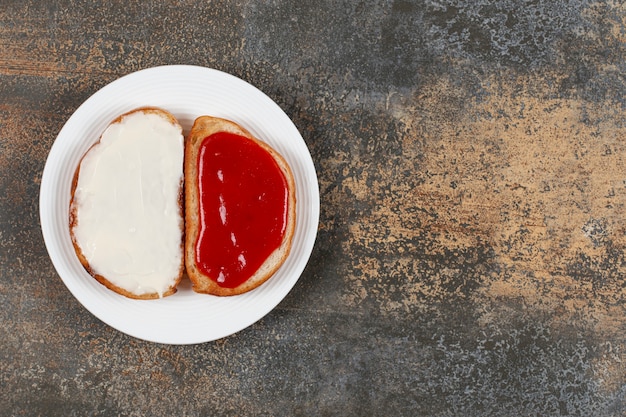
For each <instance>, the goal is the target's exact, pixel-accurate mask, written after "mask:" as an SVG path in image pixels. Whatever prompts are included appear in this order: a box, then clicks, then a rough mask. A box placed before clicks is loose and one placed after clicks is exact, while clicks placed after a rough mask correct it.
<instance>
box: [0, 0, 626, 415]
mask: <svg viewBox="0 0 626 417" xmlns="http://www.w3.org/2000/svg"><path fill="white" fill-rule="evenodd" d="M625 58H626V6H625V5H624V3H623V2H621V1H616V0H606V1H604V0H603V1H593V0H569V1H566V0H503V1H487V0H481V1H474V0H456V1H454V0H443V1H430V0H416V1H407V0H396V1H358V0H355V1H327V0H323V1H316V2H306V1H300V0H277V1H208V2H204V1H193V0H187V1H185V0H180V1H172V0H169V1H161V2H144V1H138V0H125V1H118V0H112V1H95V2H89V1H71V0H68V1H41V2H36V1H24V0H3V1H1V2H0V216H1V217H0V415H3V416H4V415H6V416H13V415H15V416H22V415H24V416H33V415H45V416H50V415H62V416H83V415H107V416H108V415H128V416H148V415H151V416H172V415H181V416H202V415H206V416H209V415H233V416H249V415H250V416H251V415H255V416H259V415H260V416H298V415H300V416H313V415H319V416H366V415H371V416H383V415H403V416H626V253H625V250H626V111H625V110H626V60H625ZM164 64H194V65H203V66H208V67H212V68H216V69H219V70H222V71H226V72H229V73H231V74H233V75H236V76H238V77H240V78H242V79H244V80H246V81H248V82H250V83H252V84H253V85H255V86H257V87H258V88H260V89H261V90H262V91H264V92H265V93H266V94H267V95H269V96H270V97H271V98H272V99H273V100H275V101H276V102H277V103H278V104H279V106H280V107H281V108H282V109H283V110H284V111H285V112H286V113H287V114H288V115H289V117H290V118H291V119H292V120H293V121H294V123H295V125H296V126H297V127H298V129H299V130H300V132H301V133H302V136H303V137H304V139H305V141H306V143H307V145H308V147H309V150H310V152H311V154H312V157H313V160H314V162H315V166H316V169H317V172H318V177H319V185H320V196H321V217H320V227H319V234H318V239H317V242H316V245H315V248H314V250H313V253H312V256H311V259H310V262H309V264H308V267H307V268H306V270H305V272H304V274H303V275H302V277H301V279H300V280H299V282H298V283H297V285H296V286H295V288H294V289H293V290H292V292H291V293H290V294H289V295H288V296H287V298H286V299H285V300H284V301H283V302H282V303H281V304H280V305H279V306H278V307H277V308H276V309H275V310H274V311H273V312H272V313H270V314H269V315H268V316H266V317H265V318H263V319H262V320H260V321H259V322H257V323H256V324H254V325H253V326H251V327H249V328H248V329H246V330H244V331H242V332H240V333H238V334H236V335H233V336H231V337H228V338H225V339H222V340H219V341H216V342H211V343H206V344H200V345H193V346H167V345H159V344H153V343H148V342H143V341H140V340H137V339H134V338H132V337H129V336H127V335H125V334H122V333H119V332H117V331H116V330H113V329H111V328H109V327H108V326H106V325H105V324H103V323H102V322H100V321H99V320H98V319H96V318H95V317H93V316H92V315H91V314H90V313H89V312H87V311H86V310H85V309H84V308H83V307H82V306H81V305H80V304H79V303H78V301H76V300H75V299H74V298H73V297H72V295H71V294H70V293H69V291H68V290H67V289H66V288H65V286H64V285H63V282H62V281H61V279H60V278H59V277H58V275H57V274H56V272H55V270H54V268H53V266H52V264H51V262H50V260H49V258H48V256H47V253H46V249H45V247H44V244H43V238H42V235H41V231H40V225H39V213H38V194H39V185H40V181H41V175H42V170H43V167H44V163H45V160H46V157H47V154H48V152H49V150H50V147H51V146H52V143H53V142H54V140H55V137H56V135H57V134H58V132H59V130H60V129H61V127H62V126H63V124H64V122H65V121H66V120H67V119H68V118H69V117H70V115H71V114H72V113H73V112H74V111H75V110H76V108H77V107H78V106H79V105H80V104H81V103H82V102H83V101H84V100H85V99H87V98H88V97H89V96H90V95H91V94H93V93H94V92H96V91H97V90H98V89H99V88H101V87H103V86H104V85H106V84H107V83H109V82H111V81H113V80H115V79H116V78H118V77H120V76H122V75H125V74H128V73H130V72H133V71H136V70H139V69H143V68H147V67H151V66H156V65H164Z"/></svg>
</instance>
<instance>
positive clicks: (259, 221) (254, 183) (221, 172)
mask: <svg viewBox="0 0 626 417" xmlns="http://www.w3.org/2000/svg"><path fill="white" fill-rule="evenodd" d="M198 191H199V211H200V213H199V215H200V231H199V234H198V240H197V241H196V251H195V252H196V264H197V265H198V268H199V269H200V271H202V272H203V273H204V274H205V275H207V276H209V277H211V278H212V279H213V280H214V281H216V282H217V283H218V285H220V286H222V287H227V288H234V287H237V286H239V285H240V284H242V283H244V282H245V281H246V280H247V279H249V278H250V277H251V276H252V275H253V274H254V273H255V272H256V271H257V270H258V269H259V267H260V266H261V265H262V264H263V262H264V261H265V260H266V259H267V258H268V256H269V255H270V254H271V253H272V252H274V250H276V249H277V248H278V247H279V246H280V244H281V242H282V240H283V237H284V234H285V229H286V225H287V212H288V211H287V210H288V201H289V188H288V186H287V181H286V179H285V176H284V174H283V172H282V171H281V169H280V167H279V166H278V164H277V163H276V161H275V160H274V158H273V157H272V155H271V154H270V153H269V152H268V151H267V150H266V149H264V148H263V147H261V146H260V145H259V144H257V143H256V142H254V141H253V140H250V139H248V138H246V137H244V136H239V135H236V134H232V133H227V132H218V133H215V134H213V135H210V136H208V137H206V138H205V139H204V140H203V142H202V144H201V145H200V149H199V152H198Z"/></svg>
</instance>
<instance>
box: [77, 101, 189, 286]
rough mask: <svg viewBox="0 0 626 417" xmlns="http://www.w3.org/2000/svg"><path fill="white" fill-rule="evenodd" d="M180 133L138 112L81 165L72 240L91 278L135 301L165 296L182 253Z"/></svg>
mask: <svg viewBox="0 0 626 417" xmlns="http://www.w3.org/2000/svg"><path fill="white" fill-rule="evenodd" d="M183 156H184V143H183V134H182V130H181V128H180V126H177V125H174V124H172V123H170V122H169V121H168V120H166V119H164V118H163V117H160V116H158V115H156V114H150V113H148V114H146V113H143V112H135V113H131V114H130V115H127V116H125V117H124V118H123V119H122V120H121V121H120V122H119V123H115V124H112V125H110V126H109V127H108V128H107V129H106V130H105V131H104V133H103V134H102V137H101V139H100V142H99V143H98V144H97V145H95V146H94V147H92V148H91V149H90V150H89V151H88V152H87V154H86V155H85V157H84V158H83V160H82V162H81V165H80V171H79V177H78V183H77V186H76V190H75V194H74V208H75V209H76V224H75V227H74V229H73V232H74V237H75V240H76V243H77V244H78V246H80V248H81V250H82V252H83V254H84V256H85V258H86V259H87V261H88V262H89V265H90V266H91V268H92V269H93V271H94V272H95V273H97V274H99V275H102V276H103V277H105V278H106V279H107V280H109V281H110V282H111V283H113V284H115V285H116V286H118V287H120V288H123V289H125V290H127V291H129V292H131V293H133V294H135V295H142V294H146V293H155V292H156V293H158V294H159V295H160V296H162V295H163V292H165V291H166V290H167V289H168V288H169V287H170V286H172V285H173V284H174V283H175V281H176V279H177V277H178V274H179V269H180V265H181V262H182V256H183V251H182V247H181V233H182V232H181V228H182V225H183V219H182V216H181V213H180V207H179V191H180V187H181V185H182V180H183Z"/></svg>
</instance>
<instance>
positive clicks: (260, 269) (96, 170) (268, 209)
mask: <svg viewBox="0 0 626 417" xmlns="http://www.w3.org/2000/svg"><path fill="white" fill-rule="evenodd" d="M71 190H72V192H71V201H70V218H69V228H70V235H71V238H72V243H73V246H74V249H75V251H76V254H77V256H78V258H79V260H80V262H81V264H82V265H83V266H84V267H85V269H86V270H87V272H89V274H90V275H92V276H93V277H94V278H95V279H96V280H98V281H99V282H100V283H101V284H103V285H104V286H106V287H107V288H109V289H111V290H113V291H115V292H117V293H119V294H122V295H124V296H126V297H129V298H133V299H155V298H162V297H166V296H169V295H172V294H174V293H175V292H176V291H177V286H178V285H179V283H180V282H181V280H182V279H183V276H184V274H185V272H186V274H187V276H188V277H189V279H190V280H191V282H192V284H193V287H192V288H193V290H194V291H195V292H198V293H205V294H213V295H218V296H229V295H237V294H242V293H245V292H248V291H250V290H252V289H254V288H257V287H258V286H260V285H261V284H263V283H264V282H265V281H267V280H268V279H269V278H270V277H271V276H272V275H273V274H274V273H275V272H276V271H277V270H278V268H279V267H280V266H281V265H282V264H283V263H284V262H285V260H286V258H287V256H288V254H289V252H290V249H291V244H292V238H293V235H294V232H295V217H296V200H295V181H294V177H293V174H292V172H291V169H290V167H289V165H288V163H287V162H286V161H285V159H284V158H283V157H282V156H281V155H280V154H279V153H278V152H277V151H276V150H274V149H273V148H272V147H271V146H269V145H268V144H267V143H265V142H263V141H261V140H259V139H257V138H255V137H254V136H253V135H252V134H250V133H249V132H248V131H247V130H246V129H244V128H243V127H241V126H239V125H238V124H236V123H235V122H232V121H229V120H225V119H223V118H218V117H212V116H201V117H198V118H197V119H196V120H195V122H194V124H193V126H192V128H191V130H190V132H189V134H188V135H187V136H186V137H185V136H184V135H183V129H182V127H181V125H180V124H179V122H178V120H177V119H176V118H175V117H174V116H173V115H172V114H171V113H169V112H168V111H166V110H163V109H160V108H154V107H143V108H139V109H135V110H132V111H130V112H128V113H125V114H123V115H121V116H119V117H117V118H116V119H115V120H113V121H112V122H111V123H110V124H109V126H108V127H107V128H106V129H105V131H104V132H103V133H102V135H101V137H100V138H99V140H98V142H97V143H95V144H94V145H93V146H92V147H91V148H90V149H89V150H88V151H87V152H86V154H85V155H84V156H83V158H82V159H81V162H80V164H79V166H78V167H77V169H76V171H75V175H74V179H73V182H72V188H71Z"/></svg>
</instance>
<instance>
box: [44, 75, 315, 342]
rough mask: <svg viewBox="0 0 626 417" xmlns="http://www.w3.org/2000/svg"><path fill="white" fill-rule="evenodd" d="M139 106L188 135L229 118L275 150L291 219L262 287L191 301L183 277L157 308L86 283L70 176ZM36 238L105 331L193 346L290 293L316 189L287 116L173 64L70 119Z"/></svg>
mask: <svg viewBox="0 0 626 417" xmlns="http://www.w3.org/2000/svg"><path fill="white" fill-rule="evenodd" d="M141 106H157V107H161V108H163V109H165V110H168V111H170V112H171V113H173V114H174V116H176V117H177V118H178V120H179V121H180V123H181V124H182V126H183V129H184V132H185V134H186V133H187V132H188V131H189V129H190V128H191V125H192V123H193V121H194V119H195V118H196V117H198V116H201V115H203V114H208V115H213V116H219V117H224V118H228V119H231V120H233V121H235V122H237V123H239V124H241V125H242V126H244V127H245V128H246V129H248V130H249V131H250V132H251V133H252V134H253V135H255V136H257V137H259V138H261V139H263V140H265V141H266V142H267V143H269V144H270V145H272V146H273V147H274V148H275V149H277V150H278V151H279V152H280V153H281V154H282V155H283V156H284V157H285V159H286V160H287V161H288V162H289V164H290V166H291V168H292V170H293V174H294V177H295V181H296V199H297V203H296V204H297V207H296V213H297V219H296V231H295V236H294V241H293V247H292V250H291V253H290V255H289V258H288V259H287V260H286V262H285V263H284V264H283V266H282V267H281V268H280V269H279V270H278V272H277V273H276V274H275V275H274V276H273V277H272V278H270V279H269V280H268V281H267V282H266V283H265V284H263V285H262V286H260V287H259V288H257V289H255V290H253V291H251V292H249V293H246V294H243V295H239V296H234V297H215V296H211V295H204V294H196V293H194V292H193V291H192V290H191V284H190V283H189V282H188V280H187V279H185V280H183V283H182V284H181V286H179V291H178V293H176V294H174V295H172V296H170V297H166V298H164V299H161V300H131V299H128V298H126V297H123V296H121V295H118V294H116V293H114V292H112V291H110V290H108V289H106V288H105V287H104V286H103V285H101V284H100V283H98V282H97V281H96V280H95V279H93V278H92V277H91V276H90V275H89V274H87V272H86V271H85V270H84V269H83V267H82V265H81V264H80V262H79V261H78V258H77V257H76V255H75V253H74V249H73V247H72V243H71V239H70V234H69V226H68V215H69V214H68V211H69V202H70V188H71V181H72V176H73V175H74V170H75V168H76V166H77V164H78V163H79V161H80V159H81V157H82V155H83V154H84V153H85V152H86V151H87V149H88V148H89V147H90V146H91V145H92V144H93V143H94V142H95V141H96V140H98V138H99V136H100V134H101V133H102V131H103V130H104V129H105V127H106V126H107V125H108V124H109V123H110V121H111V120H113V119H114V118H115V117H117V116H118V115H120V114H122V113H125V112H127V111H129V110H132V109H134V108H137V107H141ZM39 205H40V218H41V228H42V232H43V237H44V240H45V243H46V247H47V249H48V253H49V254H50V258H51V259H52V263H53V264H54V267H55V268H56V270H57V272H58V274H59V275H60V276H61V279H62V280H63V282H64V283H65V285H66V286H67V288H68V289H69V290H70V291H71V293H72V294H73V295H74V297H76V299H78V301H80V302H81V303H82V305H83V306H84V307H85V308H86V309H87V310H89V311H90V312H91V313H92V314H93V315H95V316H96V317H98V318H99V319H100V320H102V321H103V322H105V323H107V324H108V325H109V326H111V327H113V328H115V329H117V330H119V331H121V332H124V333H126V334H128V335H131V336H134V337H136V338H139V339H143V340H148V341H153V342H158V343H166V344H193V343H202V342H208V341H212V340H216V339H219V338H222V337H225V336H228V335H231V334H233V333H235V332H238V331H240V330H242V329H244V328H246V327H248V326H250V325H251V324H253V323H254V322H256V321H257V320H259V319H260V318H262V317H263V316H264V315H266V314H267V313H269V312H270V311H271V310H272V309H273V308H274V307H276V305H278V303H279V302H280V301H281V300H282V299H283V298H284V297H285V296H286V295H287V293H288V292H289V291H290V290H291V288H292V287H293V286H294V285H295V283H296V282H297V280H298V278H299V277H300V274H301V273H302V271H303V270H304V268H305V266H306V263H307V262H308V259H309V256H310V254H311V251H312V250H313V244H314V242H315V237H316V234H317V226H318V221H319V190H318V183H317V175H316V172H315V167H314V165H313V160H312V159H311V155H310V153H309V151H308V149H307V147H306V144H305V142H304V140H303V139H302V136H301V135H300V133H299V132H298V130H297V128H296V127H295V126H294V124H293V123H292V122H291V120H290V119H289V117H288V116H287V115H286V114H285V113H284V112H283V111H282V110H281V108H280V107H279V106H278V105H277V104H276V103H274V102H273V101H272V100H271V99H270V98H269V97H267V96H266V95H265V94H263V93H262V92H261V91H260V90H258V89H257V88H255V87H253V86H252V85H250V84H248V83H246V82H245V81H243V80H241V79H239V78H237V77H234V76H232V75H229V74H226V73H224V72H220V71H217V70H213V69H209V68H203V67H196V66H188V65H173V66H163V67H155V68H149V69H145V70H142V71H138V72H135V73H132V74H129V75H126V76H124V77H122V78H120V79H118V80H116V81H114V82H112V83H111V84H109V85H107V86H105V87H104V88H102V89H101V90H99V91H98V92H96V93H95V94H94V95H93V96H91V97H90V98H89V99H88V100H87V101H85V102H84V103H83V104H82V105H81V106H80V107H79V108H78V109H77V110H76V112H75V113H74V114H73V115H72V116H71V117H70V119H69V120H68V121H67V123H66V124H65V126H63V129H61V131H60V132H59V135H58V137H57V139H56V141H55V142H54V145H53V146H52V149H51V150H50V154H49V155H48V159H47V161H46V166H45V169H44V172H43V177H42V180H41V190H40V198H39Z"/></svg>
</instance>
